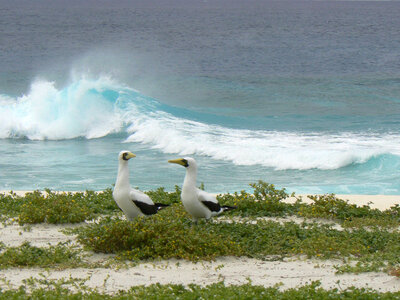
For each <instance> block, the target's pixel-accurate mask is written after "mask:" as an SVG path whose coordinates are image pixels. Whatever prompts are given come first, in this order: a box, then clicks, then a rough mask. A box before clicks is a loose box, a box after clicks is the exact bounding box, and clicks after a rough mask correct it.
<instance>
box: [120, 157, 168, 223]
mask: <svg viewBox="0 0 400 300" xmlns="http://www.w3.org/2000/svg"><path fill="white" fill-rule="evenodd" d="M133 157H136V155H135V154H133V153H132V152H129V151H121V152H120V153H119V155H118V175H117V180H116V182H115V187H114V191H113V198H114V200H115V202H116V203H117V205H118V207H119V208H120V209H121V210H122V211H123V212H124V214H125V216H126V218H127V219H128V220H130V221H132V220H133V219H135V218H136V217H138V216H143V215H153V214H155V213H157V211H159V210H160V209H162V208H164V207H165V206H168V205H166V204H162V203H154V202H153V201H152V200H151V199H150V197H149V196H148V195H146V194H145V193H143V192H141V191H139V190H136V189H133V188H131V185H130V183H129V166H128V161H129V159H131V158H133Z"/></svg>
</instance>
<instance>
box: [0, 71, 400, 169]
mask: <svg viewBox="0 0 400 300" xmlns="http://www.w3.org/2000/svg"><path fill="white" fill-rule="evenodd" d="M0 119H1V120H2V122H1V123H0V138H12V137H27V138H29V139H32V140H44V139H50V140H58V139H72V138H77V137H85V138H88V139H91V138H98V137H104V136H107V135H108V134H110V133H114V132H121V131H125V130H126V131H127V132H128V135H129V136H128V138H127V139H126V142H139V143H143V144H146V145H148V146H149V147H151V148H154V149H159V150H160V151H162V152H165V153H174V154H179V155H183V156H184V155H193V154H195V155H204V156H209V157H212V158H214V159H217V160H226V161H231V162H233V163H234V164H237V165H262V166H266V167H271V168H274V169H277V170H286V169H299V170H306V169H313V168H318V169H324V170H329V169H338V168H341V167H344V166H347V165H350V164H357V163H364V162H366V161H368V160H369V159H370V158H372V157H374V156H378V155H380V154H394V155H400V136H399V135H396V134H386V135H383V136H382V135H377V134H371V133H364V134H363V133H357V134H356V133H340V134H326V133H309V134H306V133H296V132H279V131H266V130H242V129H232V128H227V127H223V126H219V125H213V124H207V123H202V122H196V121H192V120H189V119H184V118H179V117H176V116H174V115H173V114H170V113H167V112H166V111H162V110H160V109H159V108H158V106H157V102H156V101H154V100H153V99H150V98H147V97H145V96H143V95H140V94H138V93H137V92H136V91H134V90H132V89H128V88H126V87H122V86H120V85H117V84H115V83H114V82H113V81H112V80H110V79H108V78H99V79H98V80H88V79H85V78H82V79H80V80H78V81H76V82H75V83H73V84H71V85H70V86H68V87H66V88H64V89H57V88H56V87H55V85H54V84H53V83H51V82H47V81H38V82H36V83H34V84H32V87H31V90H30V92H29V93H28V94H27V95H24V96H22V97H20V98H18V99H12V98H10V97H7V96H0Z"/></svg>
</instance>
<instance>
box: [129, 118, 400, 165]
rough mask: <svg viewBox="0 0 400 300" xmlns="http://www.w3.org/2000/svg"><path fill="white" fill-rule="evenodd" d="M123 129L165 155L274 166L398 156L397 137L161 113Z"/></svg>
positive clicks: (134, 138) (135, 140)
mask: <svg viewBox="0 0 400 300" xmlns="http://www.w3.org/2000/svg"><path fill="white" fill-rule="evenodd" d="M128 131H130V132H132V134H131V135H130V136H129V138H128V139H127V141H128V142H142V143H145V144H149V145H152V147H153V148H156V149H160V150H162V151H163V152H166V153H179V154H180V155H183V156H184V155H192V154H197V155H206V156H210V157H212V158H214V159H218V160H229V161H232V162H233V163H234V164H237V165H263V166H266V167H272V168H275V169H277V170H285V169H299V170H305V169H313V168H318V169H324V170H328V169H337V168H341V167H344V166H347V165H349V164H353V163H364V162H366V161H367V160H368V159H370V158H372V157H374V156H377V155H380V154H385V153H392V154H396V155H400V151H399V149H400V142H399V141H400V139H399V136H392V135H386V136H378V135H365V134H354V133H343V134H336V135H332V134H328V135H327V134H317V133H315V134H301V133H290V132H269V131H255V130H238V129H230V128H224V127H221V126H216V125H208V124H204V123H199V122H194V121H189V120H184V119H179V118H175V117H173V116H171V115H168V114H165V113H160V114H159V115H158V116H157V117H145V118H142V119H140V120H137V122H135V123H134V124H132V125H131V126H130V127H129V128H128ZM396 149H397V150H396Z"/></svg>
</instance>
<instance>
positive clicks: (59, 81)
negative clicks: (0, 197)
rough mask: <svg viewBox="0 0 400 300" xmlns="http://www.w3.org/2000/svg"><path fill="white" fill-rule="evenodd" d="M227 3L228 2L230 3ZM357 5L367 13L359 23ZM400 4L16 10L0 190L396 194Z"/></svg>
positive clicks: (0, 75)
mask: <svg viewBox="0 0 400 300" xmlns="http://www.w3.org/2000/svg"><path fill="white" fill-rule="evenodd" d="M228 4H229V5H228ZM355 12H357V14H355ZM399 13H400V3H399V2H385V3H381V2H358V1H357V2H351V1H349V2H324V1H322V2H311V1H304V2H302V1H298V2H269V1H265V2H258V1H250V2H248V1H246V2H244V1H215V2H213V3H208V2H202V3H199V2H197V1H196V2H195V1H185V2H182V1H178V0H174V1H167V2H160V1H150V2H142V1H129V2H127V1H115V2H113V3H112V4H111V3H106V2H101V1H95V2H91V1H89V2H85V4H82V3H80V2H78V1H76V2H75V1H72V2H68V3H67V2H63V1H58V2H50V1H37V2H35V3H24V2H11V1H4V2H2V6H1V9H0V20H1V21H0V25H1V28H2V30H3V33H4V35H3V39H0V48H1V49H2V51H1V52H0V58H1V59H0V120H1V122H0V189H6V190H10V189H14V190H21V189H28V190H30V189H43V188H51V189H55V190H85V189H91V190H101V189H105V188H108V187H112V184H113V183H114V181H115V177H116V171H117V155H118V153H119V151H121V150H123V149H129V150H131V151H132V152H134V153H135V154H137V157H136V158H135V159H134V160H132V161H131V162H130V163H131V183H132V185H133V186H137V187H139V188H141V189H154V188H157V187H159V186H164V187H166V188H167V189H168V190H172V189H173V188H174V185H176V184H177V185H180V184H181V182H182V180H183V176H184V168H179V167H177V166H173V165H170V164H168V163H167V160H168V159H172V158H177V157H181V156H193V157H195V158H196V159H197V160H198V162H199V172H200V174H199V183H200V182H203V183H204V184H205V187H206V189H207V190H209V191H213V192H228V191H229V192H233V191H240V190H243V189H245V190H249V186H248V183H251V182H255V181H257V180H259V179H262V180H264V181H267V182H270V183H274V184H275V185H277V186H278V187H285V188H287V189H288V190H289V191H295V192H297V193H331V192H333V193H348V194H400V175H399V167H400V139H399V137H400V133H399V129H400V114H399V113H400V97H399V95H400V76H399V75H400V60H399V58H400V57H399V54H398V49H399V47H400V33H399V32H398V30H397V29H396V28H400V27H399V26H400V20H399V18H398V17H397V16H398V15H399Z"/></svg>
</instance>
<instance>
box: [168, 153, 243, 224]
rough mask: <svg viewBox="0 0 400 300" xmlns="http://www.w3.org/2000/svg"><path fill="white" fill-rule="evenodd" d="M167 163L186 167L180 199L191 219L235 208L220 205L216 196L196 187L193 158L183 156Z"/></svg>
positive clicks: (195, 170)
mask: <svg viewBox="0 0 400 300" xmlns="http://www.w3.org/2000/svg"><path fill="white" fill-rule="evenodd" d="M168 162H169V163H173V164H178V165H181V166H184V167H185V168H186V175H185V179H184V181H183V186H182V192H181V200H182V204H183V206H184V207H185V209H186V211H187V212H188V213H189V214H190V215H191V216H192V218H193V221H194V222H197V220H198V219H201V218H205V219H207V220H208V219H210V218H211V217H213V216H216V215H219V214H220V213H222V212H224V211H227V210H231V209H235V208H236V207H234V206H227V205H225V206H221V205H220V204H219V203H218V200H217V197H216V196H215V195H213V194H210V193H207V192H205V191H203V190H200V189H198V188H197V187H196V179H197V163H196V160H195V159H194V158H191V157H185V158H178V159H172V160H169V161H168Z"/></svg>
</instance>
